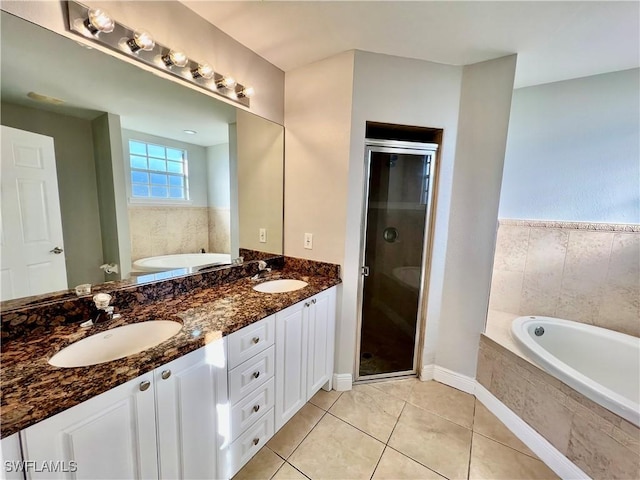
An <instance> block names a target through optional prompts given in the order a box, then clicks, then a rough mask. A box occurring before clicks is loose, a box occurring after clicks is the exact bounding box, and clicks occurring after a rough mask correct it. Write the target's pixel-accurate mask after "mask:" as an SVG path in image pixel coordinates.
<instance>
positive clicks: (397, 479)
mask: <svg viewBox="0 0 640 480" xmlns="http://www.w3.org/2000/svg"><path fill="white" fill-rule="evenodd" d="M404 479H407V480H408V479H415V480H444V477H442V476H440V475H438V474H437V473H436V472H434V471H432V470H429V469H428V468H427V467H425V466H423V465H420V464H419V463H418V462H416V461H415V460H411V459H410V458H409V457H406V456H404V455H402V454H401V453H399V452H396V451H395V450H394V449H392V448H389V447H387V448H386V449H385V450H384V453H383V454H382V458H381V459H380V463H378V467H377V468H376V471H375V473H374V474H373V477H372V479H371V480H404Z"/></svg>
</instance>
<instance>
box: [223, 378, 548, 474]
mask: <svg viewBox="0 0 640 480" xmlns="http://www.w3.org/2000/svg"><path fill="white" fill-rule="evenodd" d="M361 478H362V479H373V480H382V479H427V480H442V479H443V478H447V479H451V480H453V479H492V480H493V479H508V480H515V479H557V478H558V477H557V475H555V474H554V473H553V472H552V471H551V470H550V469H549V468H548V467H547V466H546V465H545V464H544V463H542V462H541V461H540V460H538V459H537V458H536V456H535V455H534V454H533V453H532V452H531V451H530V450H529V449H528V448H527V447H526V446H525V445H524V444H523V443H522V442H520V440H518V439H517V438H516V437H515V436H514V435H513V434H512V433H511V432H510V431H509V430H507V428H506V427H505V426H504V425H503V424H502V423H500V421H499V420H498V419H497V418H496V417H495V416H494V415H493V414H491V413H490V412H489V411H488V410H487V409H486V408H485V407H484V406H483V405H482V404H481V403H480V402H477V401H476V399H475V398H474V397H473V396H472V395H469V394H466V393H463V392H461V391H459V390H456V389H454V388H451V387H448V386H446V385H443V384H440V383H437V382H434V381H431V382H420V381H419V380H417V379H413V378H412V379H403V380H395V381H389V382H381V383H370V384H366V385H357V386H355V387H354V388H353V390H351V391H349V392H336V391H331V392H325V391H324V390H320V392H318V393H317V394H316V395H315V396H314V397H313V398H312V399H311V400H310V401H309V402H308V403H307V404H306V405H305V406H304V407H303V408H302V409H301V410H300V411H299V412H298V413H297V414H296V415H295V416H294V417H293V418H292V419H291V420H290V421H289V422H288V423H287V424H286V425H285V426H284V427H282V429H281V430H280V431H279V432H278V433H276V435H275V436H274V437H273V438H272V439H271V440H270V441H269V442H268V443H267V445H265V446H264V447H263V448H262V450H260V451H259V452H258V453H257V454H256V456H255V457H253V459H251V461H250V462H249V463H247V465H245V466H244V468H243V469H242V470H240V471H239V472H238V474H237V475H236V476H235V477H234V479H233V480H245V479H251V480H258V479H266V480H268V479H274V480H287V479H300V480H304V479H311V480H317V479H336V480H337V479H361Z"/></svg>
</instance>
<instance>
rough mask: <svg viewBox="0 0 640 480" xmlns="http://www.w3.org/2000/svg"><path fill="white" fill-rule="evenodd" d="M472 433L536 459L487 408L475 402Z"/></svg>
mask: <svg viewBox="0 0 640 480" xmlns="http://www.w3.org/2000/svg"><path fill="white" fill-rule="evenodd" d="M473 431H474V432H476V433H479V434H481V435H484V436H485V437H489V438H491V439H492V440H495V441H496V442H500V443H502V444H504V445H506V446H508V447H511V448H515V449H516V450H518V451H520V452H522V453H525V454H527V455H529V456H531V457H534V458H537V457H536V454H535V453H533V452H532V451H531V450H529V447H527V446H526V445H525V444H524V443H522V442H521V441H520V439H519V438H518V437H516V436H515V435H514V434H513V433H511V430H509V429H508V428H507V427H505V426H504V424H503V423H502V422H501V421H500V420H498V417H496V416H495V415H494V414H493V413H491V412H490V411H489V410H488V409H487V407H485V406H484V405H483V404H482V403H480V402H478V401H477V400H476V413H475V416H474V420H473Z"/></svg>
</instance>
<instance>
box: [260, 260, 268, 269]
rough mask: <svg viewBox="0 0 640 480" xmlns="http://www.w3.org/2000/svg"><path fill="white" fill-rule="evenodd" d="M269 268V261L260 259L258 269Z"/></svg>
mask: <svg viewBox="0 0 640 480" xmlns="http://www.w3.org/2000/svg"><path fill="white" fill-rule="evenodd" d="M266 268H267V262H265V261H264V260H260V261H259V262H258V270H260V271H262V270H266Z"/></svg>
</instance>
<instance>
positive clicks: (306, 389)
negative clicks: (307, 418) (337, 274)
mask: <svg viewBox="0 0 640 480" xmlns="http://www.w3.org/2000/svg"><path fill="white" fill-rule="evenodd" d="M335 306H336V289H335V287H334V288H330V289H328V290H325V291H323V292H321V293H319V294H317V295H314V296H313V297H311V298H308V299H306V300H304V301H303V302H300V303H297V304H295V305H292V306H291V307H288V308H286V309H284V310H282V311H281V312H278V313H276V410H275V415H276V419H275V422H276V423H275V428H276V431H278V430H279V429H280V428H281V427H282V426H283V425H284V424H285V423H286V422H287V421H288V420H289V419H290V418H291V417H293V415H295V413H296V412H297V411H298V410H300V408H302V406H303V405H304V404H305V403H306V402H307V401H308V400H309V399H310V398H311V397H312V396H313V395H314V394H315V393H316V392H317V391H318V390H320V388H321V387H323V386H324V387H325V388H327V389H328V390H330V389H331V381H332V376H333V352H334V332H335V312H336V308H335Z"/></svg>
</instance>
